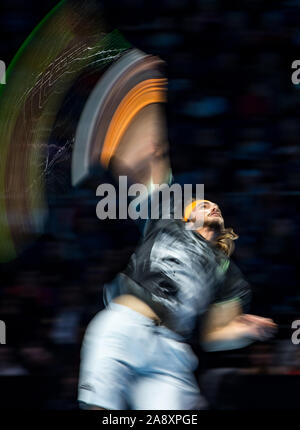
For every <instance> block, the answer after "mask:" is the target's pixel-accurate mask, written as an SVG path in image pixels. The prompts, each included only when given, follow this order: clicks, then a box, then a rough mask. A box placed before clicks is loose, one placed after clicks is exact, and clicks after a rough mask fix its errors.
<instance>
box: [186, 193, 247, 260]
mask: <svg viewBox="0 0 300 430" xmlns="http://www.w3.org/2000/svg"><path fill="white" fill-rule="evenodd" d="M199 201H200V200H193V201H192V202H191V203H189V204H188V205H187V206H186V208H185V211H184V217H183V220H184V221H185V222H188V221H190V215H191V213H192V211H193V210H194V208H195V207H196V205H197V204H198V202H199ZM238 238H239V236H238V235H237V234H236V233H235V232H234V231H233V229H232V228H223V229H222V230H221V231H220V234H219V236H218V237H217V239H216V240H215V241H214V245H215V246H216V247H217V248H218V249H220V250H221V251H222V252H224V254H226V255H227V256H228V257H230V256H231V255H232V253H233V251H234V248H235V245H234V241H235V240H237V239H238Z"/></svg>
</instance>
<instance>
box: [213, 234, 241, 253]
mask: <svg viewBox="0 0 300 430" xmlns="http://www.w3.org/2000/svg"><path fill="white" fill-rule="evenodd" d="M238 238H239V236H238V235H237V234H236V233H235V232H234V231H233V229H232V228H231V227H230V228H224V229H223V230H221V232H220V234H219V236H218V237H217V239H216V241H215V245H216V247H217V248H219V249H220V250H221V251H223V252H224V254H226V255H227V256H228V257H230V256H231V254H232V253H233V251H234V248H235V245H234V240H237V239H238Z"/></svg>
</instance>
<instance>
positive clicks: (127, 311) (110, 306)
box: [107, 301, 156, 326]
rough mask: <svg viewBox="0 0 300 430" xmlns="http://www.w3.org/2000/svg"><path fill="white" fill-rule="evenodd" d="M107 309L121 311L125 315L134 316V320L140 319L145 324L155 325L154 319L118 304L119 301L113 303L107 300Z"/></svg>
mask: <svg viewBox="0 0 300 430" xmlns="http://www.w3.org/2000/svg"><path fill="white" fill-rule="evenodd" d="M107 309H109V310H113V311H117V312H122V313H125V314H127V315H132V317H134V319H135V320H137V321H141V322H142V323H144V324H147V325H153V326H155V325H156V323H155V321H154V320H153V319H152V318H149V317H146V316H145V315H143V314H141V313H140V312H137V311H135V310H133V309H131V308H129V307H128V306H125V305H120V304H119V303H115V302H113V301H111V302H109V304H108V305H107Z"/></svg>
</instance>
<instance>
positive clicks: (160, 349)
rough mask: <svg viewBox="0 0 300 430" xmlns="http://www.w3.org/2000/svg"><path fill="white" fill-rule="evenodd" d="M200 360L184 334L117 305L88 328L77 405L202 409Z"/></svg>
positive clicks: (104, 312)
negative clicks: (199, 380) (199, 374)
mask: <svg viewBox="0 0 300 430" xmlns="http://www.w3.org/2000/svg"><path fill="white" fill-rule="evenodd" d="M197 366H198V359H197V357H196V355H195V354H194V353H193V351H192V349H191V347H190V346H189V345H188V344H186V343H184V342H183V339H182V338H181V336H179V335H177V334H176V333H175V332H173V331H171V330H169V329H167V328H166V327H164V326H157V325H156V324H155V322H154V321H153V320H152V319H150V318H147V317H145V316H143V315H142V314H140V313H138V312H135V311H133V310H132V309H130V308H128V307H126V306H122V305H119V304H116V303H110V305H109V307H108V308H107V309H105V310H103V311H101V312H99V313H98V314H97V315H96V316H95V317H94V318H93V320H92V321H91V323H90V324H89V326H88V328H87V330H86V333H85V336H84V340H83V344H82V349H81V366H80V376H79V390H78V401H79V402H80V403H79V404H80V407H81V408H83V409H84V408H86V407H88V406H89V405H93V406H98V407H101V408H104V409H115V410H121V409H133V410H137V409H141V410H147V409H154V410H155V409H157V410H165V409H173V410H179V409H184V410H188V409H203V405H204V404H205V400H204V399H203V398H202V397H201V396H200V392H199V388H198V384H197V382H196V379H195V377H194V374H193V371H194V370H195V369H196V367H197Z"/></svg>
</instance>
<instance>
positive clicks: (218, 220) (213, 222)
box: [208, 216, 224, 228]
mask: <svg viewBox="0 0 300 430" xmlns="http://www.w3.org/2000/svg"><path fill="white" fill-rule="evenodd" d="M208 224H209V225H210V226H211V227H213V226H216V227H218V228H224V220H223V218H222V217H220V216H210V217H209V218H208Z"/></svg>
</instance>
